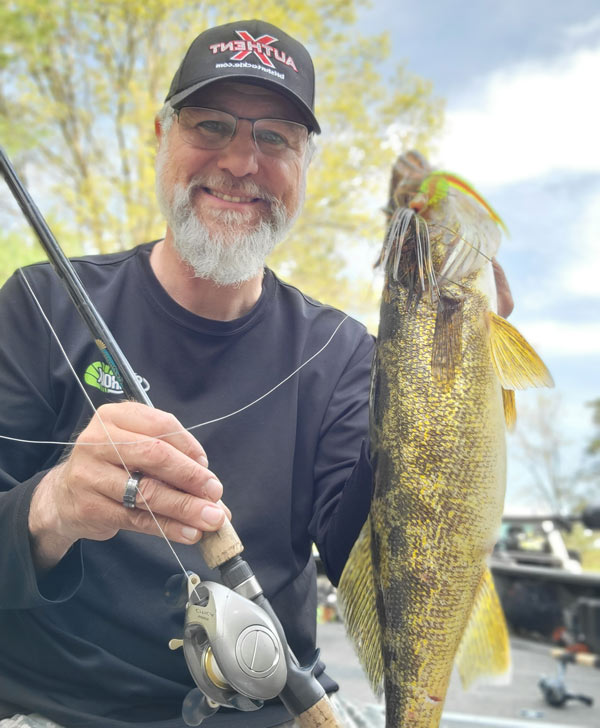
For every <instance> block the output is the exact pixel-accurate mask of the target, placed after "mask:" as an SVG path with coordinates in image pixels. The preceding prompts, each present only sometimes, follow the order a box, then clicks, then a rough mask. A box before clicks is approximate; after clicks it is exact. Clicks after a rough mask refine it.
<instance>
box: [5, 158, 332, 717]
mask: <svg viewBox="0 0 600 728" xmlns="http://www.w3.org/2000/svg"><path fill="white" fill-rule="evenodd" d="M0 167H1V169H2V175H3V176H4V180H5V182H6V184H7V186H8V188H9V189H10V191H11V193H12V195H13V197H14V198H15V200H16V202H17V204H18V205H19V207H20V208H21V210H22V212H23V214H24V216H25V218H26V220H27V222H28V223H29V224H30V226H31V227H32V229H33V231H34V232H35V234H36V235H37V237H38V239H39V241H40V244H41V245H42V248H43V249H44V251H45V253H46V255H47V257H48V260H49V262H50V263H51V265H52V267H53V268H54V270H55V271H56V273H57V275H58V276H59V278H60V280H61V281H62V283H63V285H64V287H65V288H66V290H67V292H68V294H69V296H70V297H71V300H72V301H73V303H74V305H75V307H76V308H77V311H78V312H79V314H80V316H81V318H82V319H83V321H84V323H85V324H86V326H87V327H88V329H89V331H90V333H91V335H92V337H93V338H94V340H95V342H96V345H97V347H98V348H99V350H100V352H101V353H102V356H103V357H104V359H105V361H106V362H107V364H108V365H109V366H110V368H111V369H112V372H113V374H114V375H115V378H116V379H117V381H118V382H119V384H120V385H121V388H122V390H123V393H124V394H125V396H126V397H127V398H128V399H129V400H132V401H135V402H141V403H142V404H145V405H147V406H149V407H153V405H152V402H151V401H150V398H149V397H148V395H147V394H146V392H145V391H144V389H143V388H142V386H141V383H140V382H139V381H138V379H137V377H136V375H135V373H134V371H133V369H132V367H131V365H130V363H129V362H128V360H127V358H126V357H125V355H124V354H123V352H122V351H121V348H120V347H119V345H118V344H117V342H116V340H115V338H114V337H113V335H112V333H111V332H110V329H109V328H108V326H107V325H106V323H105V322H104V320H103V319H102V317H101V315H100V313H99V312H98V311H97V309H96V308H95V306H94V304H93V303H92V301H91V299H90V297H89V296H88V294H87V292H86V290H85V288H84V286H83V283H82V282H81V279H80V278H79V276H78V275H77V272H76V271H75V269H74V267H73V265H72V263H71V262H70V261H69V259H68V258H67V257H66V255H65V254H64V252H63V250H62V249H61V247H60V245H59V244H58V241H57V240H56V238H55V237H54V235H53V233H52V231H51V230H50V228H49V226H48V224H47V223H46V221H45V219H44V217H43V216H42V214H41V212H40V211H39V209H38V208H37V206H36V204H35V202H34V201H33V199H32V197H31V195H30V194H29V192H28V191H27V189H26V188H25V187H24V185H23V184H22V182H21V180H20V179H19V177H18V175H17V173H16V171H15V169H14V167H13V165H12V164H11V162H10V160H9V158H8V156H7V155H6V153H5V152H4V149H3V148H2V147H0ZM198 547H199V549H200V551H201V553H202V557H203V558H204V561H205V562H206V564H207V566H208V567H209V568H216V567H218V568H219V571H220V574H221V579H222V581H223V584H217V583H213V582H202V581H201V580H200V578H199V577H198V576H197V575H196V574H194V573H192V572H188V573H187V574H186V575H185V576H183V575H182V576H179V575H177V576H176V577H171V579H169V581H168V582H167V596H168V597H169V599H170V601H171V603H172V604H174V605H178V606H183V605H184V604H185V606H186V612H185V623H184V634H183V639H182V640H180V639H173V640H171V641H170V642H169V647H170V648H171V649H177V648H179V647H183V652H184V657H185V660H186V663H187V666H188V669H189V671H190V673H191V675H192V677H193V678H194V681H195V683H196V685H197V686H198V687H197V688H193V689H192V690H191V691H190V692H189V693H188V695H187V697H186V698H185V700H184V702H183V707H182V716H183V718H184V720H185V722H186V723H187V724H188V725H199V724H200V723H201V722H202V721H203V720H204V719H205V718H207V717H209V716H210V715H212V714H213V713H215V712H216V711H217V710H218V708H219V707H221V706H224V707H229V708H237V709H238V710H244V711H249V710H257V709H259V708H261V707H262V705H263V703H264V701H265V700H268V699H271V698H275V697H279V698H280V699H281V701H282V703H283V704H284V705H285V707H286V708H287V709H288V710H289V712H290V713H291V714H292V715H294V716H295V717H296V720H297V721H298V723H299V725H300V726H301V727H302V728H317V727H319V728H340V724H339V722H338V721H337V719H336V717H335V715H334V713H333V710H332V707H331V704H330V703H329V699H328V698H327V695H326V694H325V691H324V689H323V687H322V686H321V684H320V683H319V682H318V680H317V679H316V678H315V676H314V668H315V666H316V662H317V658H316V657H315V660H314V661H313V663H312V664H311V665H310V666H308V667H301V666H300V664H299V662H298V660H297V658H296V657H295V655H294V654H293V652H292V650H291V649H290V647H289V645H288V644H287V640H286V637H285V633H284V631H283V627H282V626H281V623H280V621H279V619H278V617H277V615H276V614H275V612H274V610H273V608H272V607H271V605H270V604H269V601H268V600H267V598H266V597H265V596H264V594H263V591H262V589H261V587H260V584H259V582H258V579H257V578H256V576H255V575H254V572H253V571H252V569H251V567H250V566H249V564H248V563H247V562H246V561H245V560H244V559H242V557H241V556H240V554H241V553H242V551H243V545H242V542H241V541H240V539H239V537H238V535H237V533H236V532H235V529H234V528H233V526H232V525H231V523H230V521H228V520H225V523H224V524H223V526H221V528H220V529H219V530H218V531H215V532H206V533H204V534H203V536H202V539H201V541H200V542H199V543H198ZM317 655H318V653H317Z"/></svg>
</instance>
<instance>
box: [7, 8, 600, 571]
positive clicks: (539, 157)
mask: <svg viewBox="0 0 600 728" xmlns="http://www.w3.org/2000/svg"><path fill="white" fill-rule="evenodd" d="M239 13H240V10H239V4H238V3H235V2H230V1H228V0H221V1H220V2H219V3H218V4H215V6H211V5H207V4H206V3H198V2H187V1H186V2H184V1H183V0H169V2H166V1H164V0H143V1H142V0H127V1H124V0H78V1H77V2H73V1H72V0H53V1H52V2H48V1H46V0H18V1H17V2H15V1H14V0H8V2H5V3H4V4H3V5H2V8H0V37H1V39H2V43H1V49H2V50H1V51H0V138H1V140H2V144H3V146H4V147H5V149H6V150H7V152H8V153H9V155H10V156H11V158H12V160H13V163H14V164H15V167H16V168H17V170H18V172H19V174H20V175H21V176H22V178H23V179H24V181H25V183H26V185H27V186H28V188H29V189H30V191H31V193H32V194H33V196H34V199H35V200H36V201H37V203H38V205H39V206H40V208H41V209H42V212H43V214H44V215H45V216H46V218H47V219H48V221H49V222H50V225H51V227H52V229H53V231H54V233H55V235H56V237H57V238H58V239H59V241H60V243H61V245H62V246H63V248H64V249H65V250H66V251H67V252H68V253H69V254H72V255H77V254H81V253H94V252H107V251H113V250H118V249H127V248H129V247H132V246H134V245H136V244H138V243H141V242H145V241H148V240H151V239H155V238H159V237H161V236H162V235H163V232H164V226H163V223H162V221H161V219H160V214H159V213H158V211H157V207H156V204H155V201H154V172H153V160H154V152H155V140H154V132H153V118H154V115H155V113H156V111H157V110H158V109H159V108H160V106H161V104H162V101H163V99H164V96H165V95H166V91H167V89H168V86H169V83H170V79H171V78H172V75H173V73H174V71H175V69H176V67H177V65H178V64H179V61H180V58H181V55H182V53H183V50H184V49H185V48H187V46H188V44H189V43H190V42H191V40H192V39H193V38H194V37H195V36H196V35H197V34H198V32H200V31H201V30H202V29H203V28H205V27H206V26H208V25H210V24H214V23H219V22H226V21H228V20H232V19H234V18H235V19H238V18H239ZM243 13H244V15H245V16H246V17H256V16H259V17H262V18H264V19H266V20H269V21H271V22H273V23H275V24H280V25H282V26H283V27H285V28H286V29H287V30H288V31H289V32H290V33H291V34H292V35H295V36H297V37H298V38H300V39H302V40H303V41H304V42H305V44H306V45H307V46H308V47H309V49H310V51H311V52H312V54H313V55H314V59H315V65H316V69H317V84H318V87H317V113H318V116H319V119H320V120H321V125H322V127H323V134H322V136H321V137H320V138H319V145H318V146H319V151H318V155H317V157H316V159H315V161H314V163H313V165H312V169H311V172H310V175H309V177H310V180H309V188H308V193H307V202H306V207H305V211H304V214H303V215H302V217H301V219H300V221H299V222H298V224H297V225H296V227H295V229H294V231H293V233H292V234H291V236H290V238H289V239H288V241H287V242H286V243H285V244H283V245H281V246H280V247H279V248H278V249H277V250H276V251H275V253H274V254H273V256H272V259H271V261H270V263H271V265H272V267H273V268H274V269H275V270H276V271H277V272H278V273H279V274H280V275H281V276H282V277H283V278H285V279H287V280H288V281H290V282H292V283H294V284H296V285H298V286H299V287H300V288H302V289H303V290H306V291H307V292H308V293H310V294H311V295H313V296H315V297H316V298H318V299H320V300H323V301H326V302H328V303H332V304H333V305H336V306H339V307H340V308H342V309H344V310H347V311H349V312H350V313H352V314H353V315H355V316H356V317H357V318H359V319H361V320H362V321H364V322H365V323H366V324H367V325H368V326H369V328H370V329H371V330H372V331H373V332H376V330H377V319H378V299H379V294H380V287H381V279H380V277H379V276H378V274H377V273H375V272H373V262H374V261H375V259H376V256H377V252H378V249H379V246H380V244H381V240H382V237H383V230H384V228H383V223H384V219H383V214H382V213H381V207H382V206H383V205H384V204H385V201H386V195H387V186H388V184H389V182H388V180H389V170H390V166H391V164H392V163H393V161H394V159H395V157H396V155H397V154H398V153H399V152H401V151H405V150H407V149H410V148H417V149H419V150H420V151H421V152H423V153H425V154H426V155H427V156H428V158H429V159H430V161H431V162H432V163H433V164H434V165H436V166H439V167H442V168H445V169H449V170H452V171H454V172H456V173H458V174H460V175H461V176H463V177H465V178H466V179H467V180H469V181H470V182H471V183H472V184H473V185H475V186H476V187H477V188H478V189H479V190H480V191H481V192H482V193H483V194H484V196H486V197H487V199H488V200H489V201H490V202H491V204H492V206H493V207H495V208H496V210H497V211H498V212H499V214H500V215H501V216H502V217H503V219H504V220H505V222H506V224H507V226H508V229H509V231H510V237H508V238H507V239H505V240H504V241H503V245H502V248H501V251H500V256H499V257H500V261H501V262H502V264H503V265H504V267H505V270H506V272H507V275H508V278H509V280H510V284H511V286H512V289H513V292H514V298H515V301H516V308H515V311H514V313H513V315H512V318H511V320H512V321H513V323H514V324H515V325H516V326H517V327H518V328H519V329H520V330H521V331H522V333H523V334H524V335H525V336H526V337H527V338H528V339H529V340H530V341H531V343H532V344H533V345H534V347H535V348H536V349H537V350H538V352H539V353H540V355H541V356H542V358H543V359H544V360H545V361H546V363H547V365H548V366H549V368H550V370H551V372H552V374H553V376H554V379H555V382H556V388H555V390H554V391H553V392H551V393H548V392H545V393H543V394H540V393H539V392H526V393H522V394H521V393H520V394H519V396H518V401H517V404H518V411H519V424H518V427H517V430H516V432H515V434H514V435H512V436H511V437H510V443H509V446H510V457H509V480H508V494H507V510H510V511H511V512H519V513H522V512H538V513H540V512H548V511H551V512H560V513H562V514H567V513H572V512H573V511H575V512H577V511H580V510H581V508H582V507H583V505H584V504H585V503H586V502H588V501H589V500H590V499H591V498H592V497H593V495H594V493H595V492H596V491H597V488H598V482H599V474H600V466H599V459H598V451H599V449H600V443H599V435H600V399H599V397H600V385H599V383H598V372H599V371H600V318H599V316H598V314H599V312H600V305H599V302H600V286H599V285H598V274H599V272H600V264H599V263H600V245H598V238H599V234H600V143H599V142H598V128H599V126H600V111H599V108H600V105H599V103H598V90H597V84H598V78H599V77H600V5H599V4H598V2H597V0H570V2H568V3H564V2H558V0H551V1H550V2H548V0H527V2H522V1H520V0H502V2H493V1H492V0H460V1H459V0H423V1H422V2H420V3H414V2H413V3H409V2H406V1H405V0H377V2H371V3H369V2H362V1H361V0H345V1H344V2H340V1H339V0H312V1H311V2H300V1H299V0H287V1H286V2H281V0H277V1H276V0H260V2H252V1H249V2H246V3H244V10H243ZM0 223H1V224H0V280H4V278H6V277H7V276H8V275H10V274H11V273H12V271H13V270H14V269H15V268H16V267H17V266H19V265H23V264H26V263H29V262H32V261H35V260H38V259H40V258H41V257H42V255H41V253H40V251H39V250H38V247H37V244H36V243H35V241H34V240H33V236H32V234H31V233H30V232H29V230H28V228H27V226H26V224H25V223H24V222H23V218H22V215H21V214H20V212H19V211H18V208H17V207H16V205H15V204H14V203H13V201H12V198H10V194H9V193H8V191H7V190H6V189H5V188H4V187H3V189H2V190H1V192H0ZM580 535H581V537H582V538H584V536H583V535H582V534H580ZM599 568H600V567H599Z"/></svg>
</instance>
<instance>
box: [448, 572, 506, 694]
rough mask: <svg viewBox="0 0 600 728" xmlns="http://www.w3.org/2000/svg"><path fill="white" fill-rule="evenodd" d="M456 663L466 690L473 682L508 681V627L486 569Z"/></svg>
mask: <svg viewBox="0 0 600 728" xmlns="http://www.w3.org/2000/svg"><path fill="white" fill-rule="evenodd" d="M456 666H457V668H458V674H459V676H460V680H461V683H462V686H463V688H464V689H465V690H466V689H467V688H468V687H469V686H470V685H472V684H473V683H474V682H476V681H482V682H494V683H507V682H508V681H509V680H510V645H509V638H508V629H507V627H506V620H505V619H504V613H503V611H502V606H501V605H500V600H499V599H498V594H497V593H496V588H495V587H494V580H493V579H492V575H491V573H490V570H489V569H488V568H486V569H485V571H484V573H483V576H482V577H481V582H480V584H479V587H478V589H477V594H476V596H475V603H474V604H473V610H472V612H471V616H470V617H469V621H468V623H467V627H466V629H465V631H464V634H463V637H462V640H461V643H460V645H459V647H458V651H457V653H456Z"/></svg>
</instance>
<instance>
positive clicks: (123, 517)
mask: <svg viewBox="0 0 600 728" xmlns="http://www.w3.org/2000/svg"><path fill="white" fill-rule="evenodd" d="M138 504H139V501H138ZM96 507H97V509H98V510H102V513H103V521H104V522H105V528H112V529H113V530H114V531H118V530H126V531H135V532H136V533H144V534H147V535H151V536H163V535H164V536H166V537H167V538H168V539H169V540H170V541H176V542H177V543H186V544H191V543H197V542H198V541H199V540H200V539H201V538H202V534H203V533H204V532H207V531H216V530H218V529H219V528H220V527H221V525H223V523H224V520H225V514H224V513H223V510H222V509H220V508H217V510H218V511H219V514H218V515H219V522H218V523H214V524H213V523H210V522H209V521H207V520H201V521H200V522H199V523H198V524H196V525H190V524H188V523H184V522H181V521H180V520H178V519H177V518H169V517H167V516H164V515H161V514H157V513H150V511H148V510H145V509H144V508H141V507H136V508H134V509H129V508H124V507H123V505H121V504H117V503H115V501H114V500H112V499H110V498H103V499H102V501H101V502H100V503H97V504H96ZM211 508H216V506H214V505H213V506H211ZM159 526H160V528H159ZM91 537H92V538H94V536H93V535H92V536H91Z"/></svg>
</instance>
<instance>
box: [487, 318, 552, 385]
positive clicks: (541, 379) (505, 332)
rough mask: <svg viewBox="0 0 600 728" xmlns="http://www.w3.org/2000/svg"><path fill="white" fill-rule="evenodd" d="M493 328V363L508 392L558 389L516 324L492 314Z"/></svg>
mask: <svg viewBox="0 0 600 728" xmlns="http://www.w3.org/2000/svg"><path fill="white" fill-rule="evenodd" d="M489 324H490V350H491V355H492V363H493V365H494V370H495V371H496V374H497V375H498V379H499V380H500V383H501V384H502V387H503V388H504V389H527V388H528V387H553V386H554V380H553V379H552V375H551V374H550V372H549V371H548V369H547V368H546V365H545V364H544V362H543V361H542V360H541V359H540V357H539V356H538V355H537V354H536V353H535V351H534V350H533V348H532V346H531V345H530V344H529V343H528V342H527V341H526V340H525V339H524V338H523V336H522V335H521V334H520V333H519V332H518V331H517V329H515V327H514V326H512V324H509V323H508V321H507V320H506V319H503V318H502V316H498V314H495V313H493V312H492V311H490V312H489Z"/></svg>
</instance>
